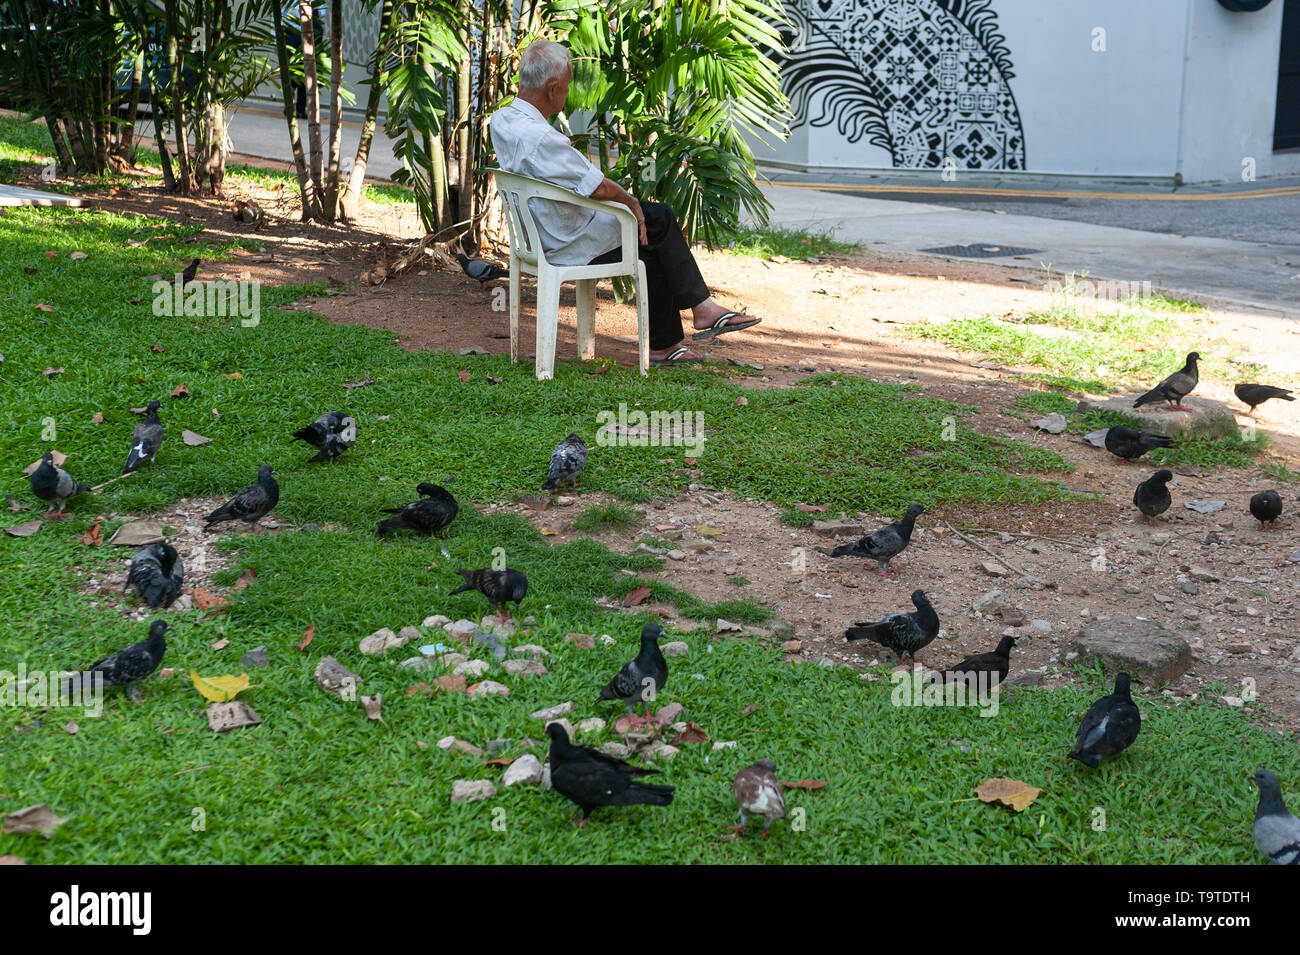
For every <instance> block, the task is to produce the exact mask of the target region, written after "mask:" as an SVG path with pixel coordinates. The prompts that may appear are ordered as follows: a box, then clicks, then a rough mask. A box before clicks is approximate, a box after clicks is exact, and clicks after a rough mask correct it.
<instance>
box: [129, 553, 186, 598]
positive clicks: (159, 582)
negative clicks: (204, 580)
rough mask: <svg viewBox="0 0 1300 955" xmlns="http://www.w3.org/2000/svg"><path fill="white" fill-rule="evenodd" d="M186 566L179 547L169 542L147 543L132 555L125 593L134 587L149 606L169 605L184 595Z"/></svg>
mask: <svg viewBox="0 0 1300 955" xmlns="http://www.w3.org/2000/svg"><path fill="white" fill-rule="evenodd" d="M184 580H185V565H184V564H182V563H181V556H180V554H178V553H176V548H175V547H173V546H172V545H171V544H168V543H167V542H166V541H158V542H156V543H153V544H145V545H144V546H143V547H141V548H140V549H139V550H137V551H136V552H135V556H134V557H132V558H131V566H130V568H128V570H127V572H126V585H125V586H124V587H123V588H122V590H123V592H125V591H126V590H127V589H128V588H131V587H134V588H135V589H136V590H138V591H140V596H141V597H143V598H144V602H145V603H147V604H148V605H149V606H150V607H153V608H155V609H157V608H158V607H170V606H171V605H172V603H173V602H175V600H176V598H177V597H179V596H180V595H181V584H182V583H183V582H184Z"/></svg>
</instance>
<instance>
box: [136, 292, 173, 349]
mask: <svg viewBox="0 0 1300 955" xmlns="http://www.w3.org/2000/svg"><path fill="white" fill-rule="evenodd" d="M136 301H137V302H138V301H140V300H139V299H136ZM149 350H150V351H152V352H157V353H158V354H160V355H161V354H162V353H163V352H164V351H165V350H166V349H164V348H163V347H162V346H161V345H150V346H149Z"/></svg>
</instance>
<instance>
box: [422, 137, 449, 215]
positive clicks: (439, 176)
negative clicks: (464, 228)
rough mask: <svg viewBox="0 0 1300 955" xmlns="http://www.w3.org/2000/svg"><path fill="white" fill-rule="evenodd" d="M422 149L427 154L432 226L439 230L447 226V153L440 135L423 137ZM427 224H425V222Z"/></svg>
mask: <svg viewBox="0 0 1300 955" xmlns="http://www.w3.org/2000/svg"><path fill="white" fill-rule="evenodd" d="M424 149H425V151H426V152H427V153H428V154H429V160H430V162H429V193H430V195H431V196H432V197H433V216H434V222H433V223H432V225H433V228H432V229H430V230H429V231H430V232H441V231H442V230H443V229H445V228H446V227H447V224H448V223H447V154H446V153H445V152H444V151H443V148H442V137H441V136H429V135H427V134H426V135H425V137H424ZM426 225H427V224H426Z"/></svg>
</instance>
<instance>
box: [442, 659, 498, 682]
mask: <svg viewBox="0 0 1300 955" xmlns="http://www.w3.org/2000/svg"><path fill="white" fill-rule="evenodd" d="M490 669H492V665H491V664H490V663H488V662H487V661H486V660H466V661H465V662H464V663H458V664H456V666H454V667H452V669H451V672H452V673H454V674H455V675H457V676H470V677H474V678H475V679H477V678H478V677H481V676H482V675H483V674H484V673H487V671H488V670H490Z"/></svg>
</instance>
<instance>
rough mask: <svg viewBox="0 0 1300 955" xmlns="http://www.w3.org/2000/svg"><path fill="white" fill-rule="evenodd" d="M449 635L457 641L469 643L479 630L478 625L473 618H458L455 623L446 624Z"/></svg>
mask: <svg viewBox="0 0 1300 955" xmlns="http://www.w3.org/2000/svg"><path fill="white" fill-rule="evenodd" d="M446 630H447V636H449V637H451V638H452V639H453V640H455V641H456V642H457V643H464V644H468V643H469V642H470V639H471V638H472V637H473V636H474V632H475V631H476V630H478V625H477V624H476V623H474V621H473V620H457V621H456V622H455V623H449V624H447V625H446Z"/></svg>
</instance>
